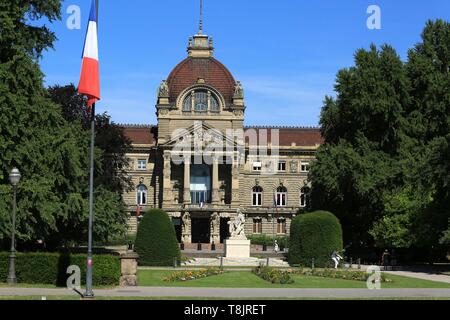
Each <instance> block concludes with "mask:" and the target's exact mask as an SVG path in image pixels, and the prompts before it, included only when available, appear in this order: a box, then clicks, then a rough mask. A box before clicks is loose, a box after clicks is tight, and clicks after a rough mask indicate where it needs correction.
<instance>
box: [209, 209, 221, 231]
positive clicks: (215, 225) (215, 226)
mask: <svg viewBox="0 0 450 320" xmlns="http://www.w3.org/2000/svg"><path fill="white" fill-rule="evenodd" d="M211 225H212V235H213V236H217V235H219V234H220V215H219V214H218V213H217V212H214V213H213V214H212V215H211Z"/></svg>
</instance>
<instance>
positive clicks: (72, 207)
mask: <svg viewBox="0 0 450 320" xmlns="http://www.w3.org/2000/svg"><path fill="white" fill-rule="evenodd" d="M60 5H61V3H60V1H56V0H50V1H49V0H46V1H38V0H35V1H18V0H13V1H2V2H1V3H0V21H1V23H0V244H1V243H3V244H4V245H5V244H6V242H7V241H6V240H9V237H10V233H11V232H10V231H11V230H10V228H11V219H10V212H11V206H10V204H11V187H10V185H9V181H8V176H9V172H10V171H11V169H12V168H13V167H17V168H19V169H20V171H21V173H22V180H21V182H20V185H19V188H18V214H17V239H18V242H19V249H20V248H21V247H24V246H27V247H29V246H32V245H33V244H34V243H35V242H36V241H37V240H44V241H45V242H46V243H47V245H48V246H49V247H55V246H57V245H60V244H69V243H71V242H74V243H80V242H82V241H84V239H85V238H86V231H87V197H88V192H87V191H88V188H87V187H88V161H87V160H88V156H87V155H88V154H89V153H88V150H89V135H88V132H87V131H86V130H84V129H83V127H82V126H81V125H80V124H78V123H74V122H68V121H67V120H66V119H65V118H64V117H63V114H62V109H61V106H59V105H57V104H56V103H54V102H52V101H51V100H50V99H49V98H48V97H47V92H46V90H45V88H44V86H43V75H42V73H41V71H40V67H39V64H38V58H39V57H40V56H41V54H42V52H43V51H44V50H46V49H47V48H51V47H52V44H53V41H54V40H55V38H56V37H55V35H54V34H53V33H52V32H51V31H50V30H49V29H48V27H46V26H37V25H38V23H37V22H36V21H35V20H38V19H40V18H46V19H48V20H49V21H54V20H56V19H58V18H59V17H60V12H59V10H60ZM97 155H98V156H97V163H99V166H101V151H100V150H97ZM96 197H97V198H96V202H97V203H96V212H95V220H96V222H99V224H98V225H97V226H96V227H95V228H94V231H95V236H96V238H97V239H99V240H103V239H104V238H107V237H108V235H110V234H111V232H119V233H120V232H122V233H123V232H125V230H126V226H125V224H123V223H124V221H125V219H126V213H125V210H124V209H123V205H122V202H121V199H119V198H118V197H117V195H116V194H113V193H111V191H108V190H103V189H98V190H96ZM106 225H109V227H110V228H109V229H108V230H106V228H105V226H106Z"/></svg>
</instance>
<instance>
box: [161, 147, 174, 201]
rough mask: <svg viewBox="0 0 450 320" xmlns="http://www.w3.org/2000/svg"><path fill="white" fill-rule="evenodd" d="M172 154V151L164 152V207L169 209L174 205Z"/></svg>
mask: <svg viewBox="0 0 450 320" xmlns="http://www.w3.org/2000/svg"><path fill="white" fill-rule="evenodd" d="M171 163H172V159H171V154H170V151H164V169H163V177H164V179H163V206H164V207H167V206H170V205H171V204H172V201H173V197H172V186H171V181H170V177H171Z"/></svg>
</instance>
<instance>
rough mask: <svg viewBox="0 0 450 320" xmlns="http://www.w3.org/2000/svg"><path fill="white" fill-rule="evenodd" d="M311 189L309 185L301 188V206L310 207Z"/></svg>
mask: <svg viewBox="0 0 450 320" xmlns="http://www.w3.org/2000/svg"><path fill="white" fill-rule="evenodd" d="M310 193H311V189H310V188H309V187H303V188H301V189H300V207H301V208H306V207H309V198H310Z"/></svg>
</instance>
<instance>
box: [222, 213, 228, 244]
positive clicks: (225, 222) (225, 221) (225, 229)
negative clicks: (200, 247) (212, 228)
mask: <svg viewBox="0 0 450 320" xmlns="http://www.w3.org/2000/svg"><path fill="white" fill-rule="evenodd" d="M228 221H230V218H221V219H220V243H224V242H225V240H226V239H228V238H229V237H230V227H229V226H228Z"/></svg>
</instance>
